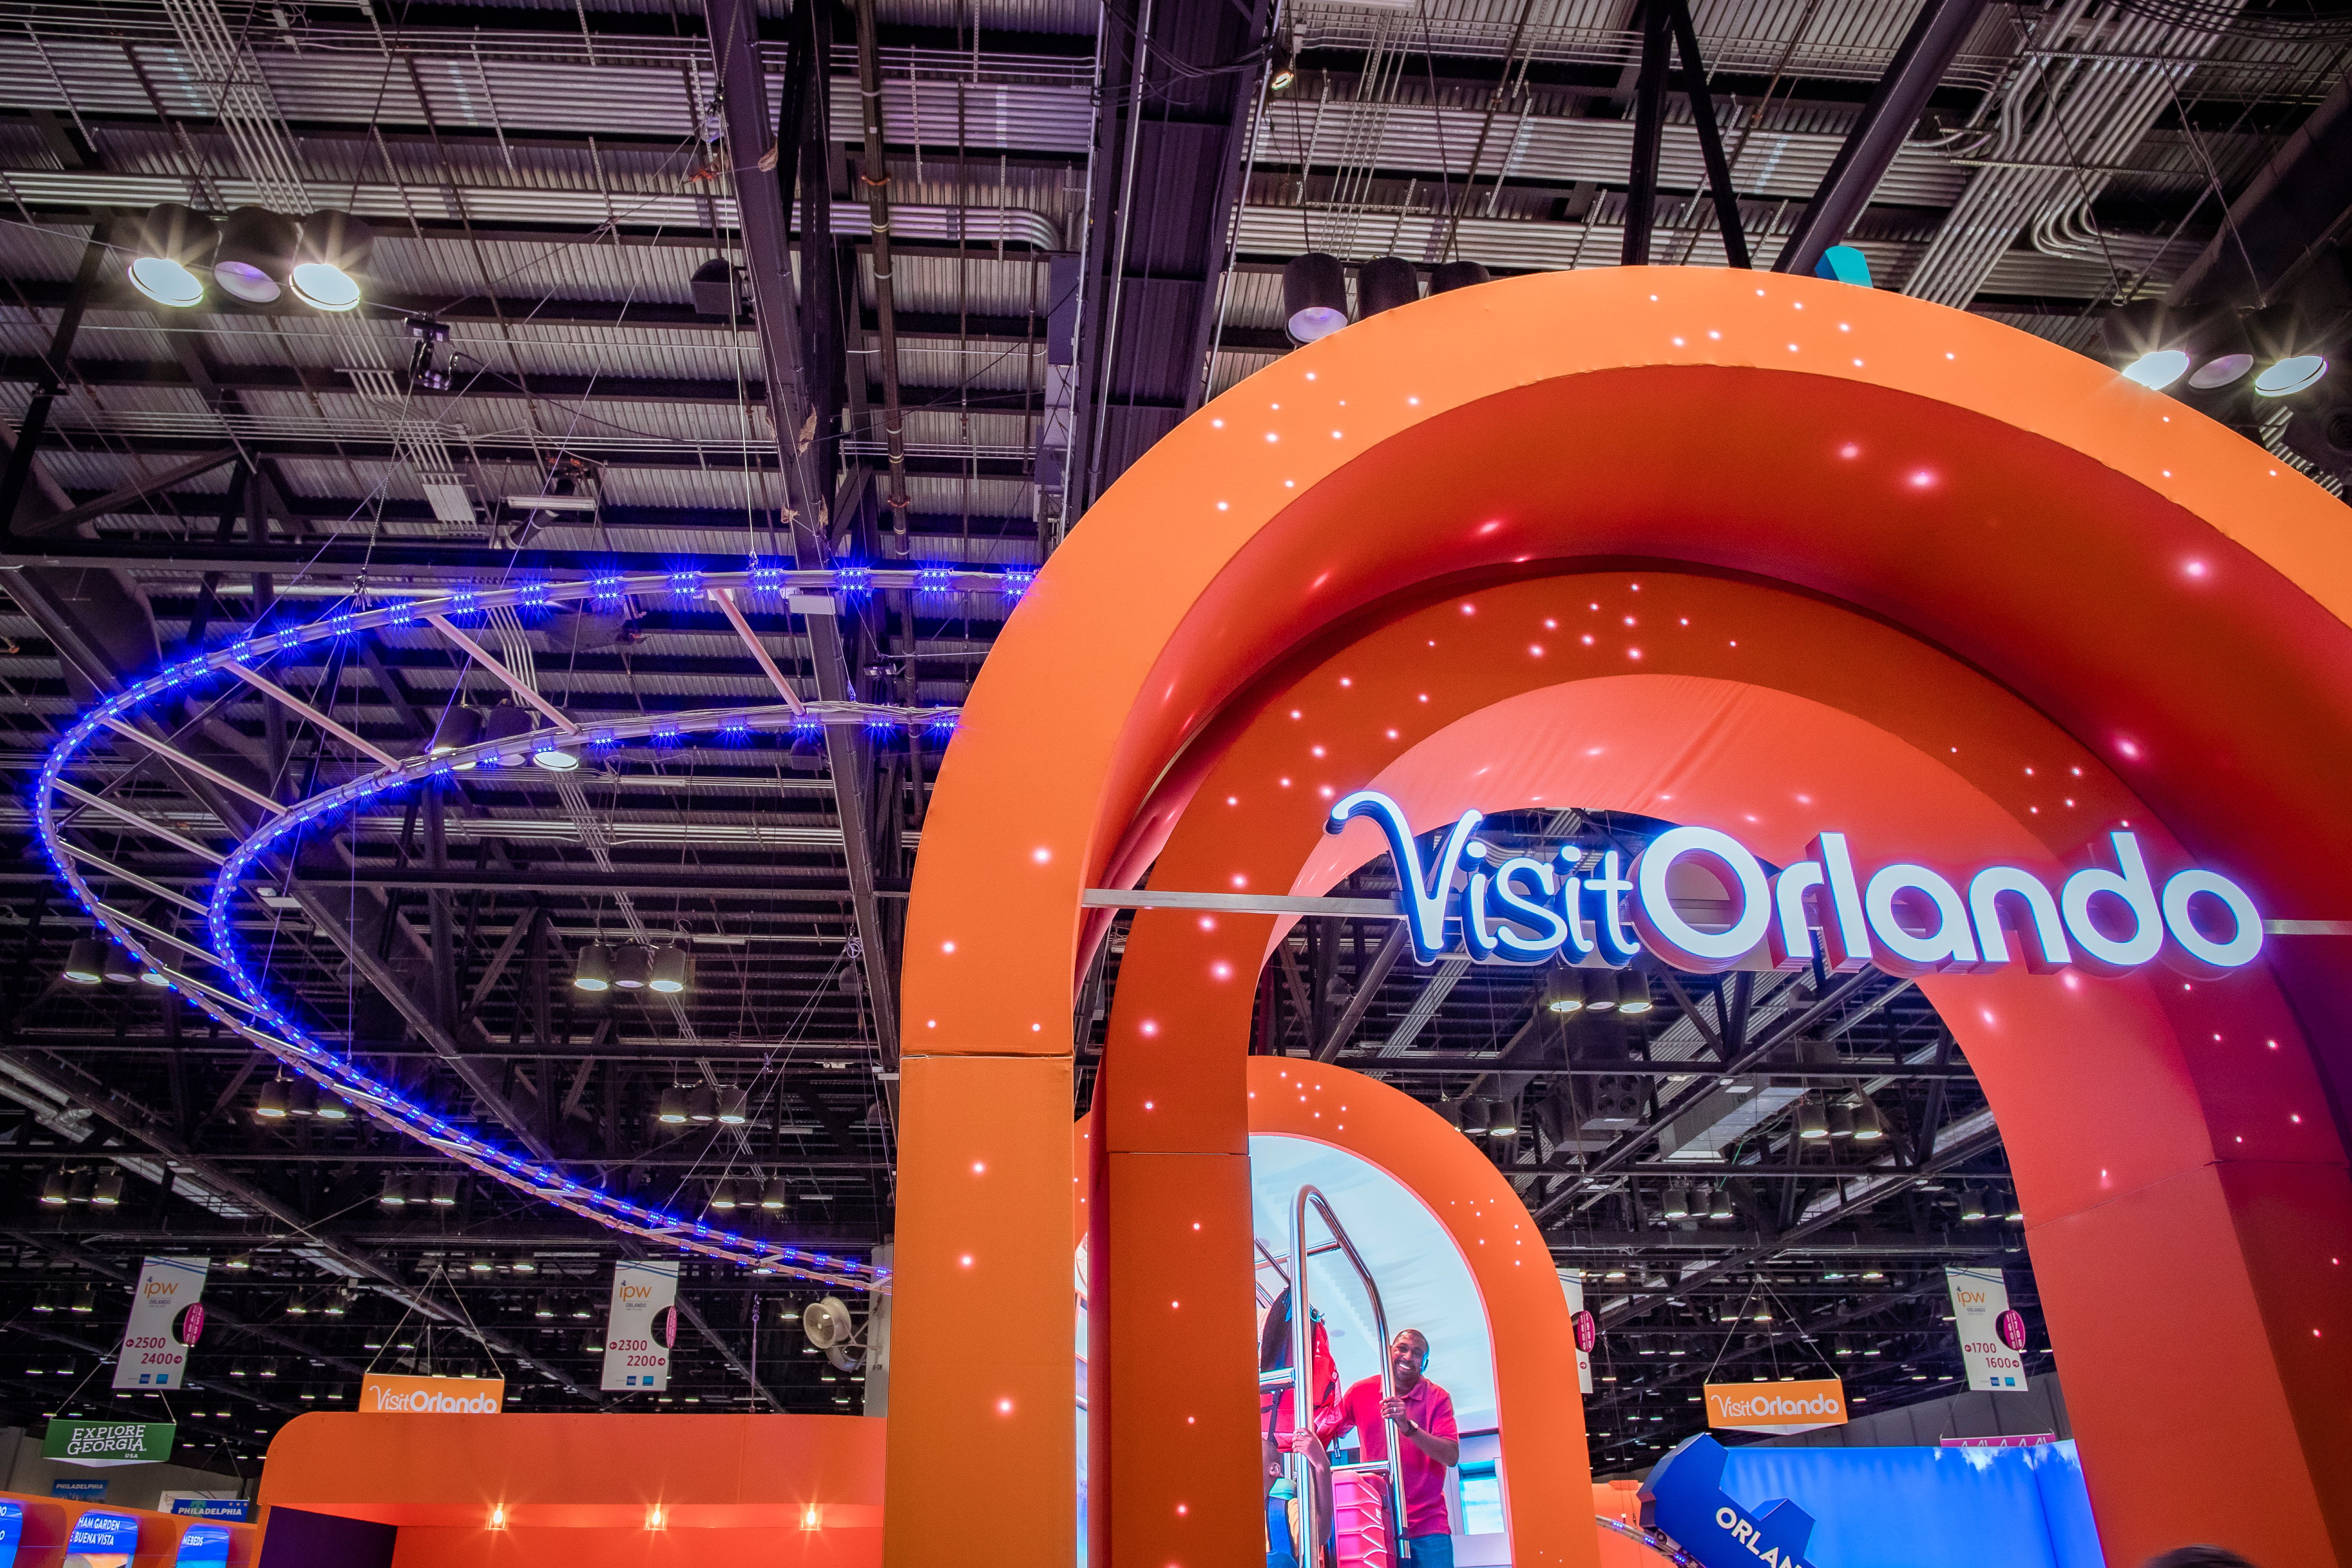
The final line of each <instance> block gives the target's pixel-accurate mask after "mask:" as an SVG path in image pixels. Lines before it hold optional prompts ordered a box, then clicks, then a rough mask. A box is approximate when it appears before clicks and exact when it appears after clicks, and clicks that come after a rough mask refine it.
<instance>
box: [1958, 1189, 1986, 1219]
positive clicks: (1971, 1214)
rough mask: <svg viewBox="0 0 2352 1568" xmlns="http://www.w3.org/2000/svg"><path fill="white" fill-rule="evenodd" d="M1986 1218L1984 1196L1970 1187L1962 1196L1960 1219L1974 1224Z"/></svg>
mask: <svg viewBox="0 0 2352 1568" xmlns="http://www.w3.org/2000/svg"><path fill="white" fill-rule="evenodd" d="M1984 1216H1985V1201H1984V1194H1982V1193H1980V1192H1979V1191H1978V1190H1977V1189H1976V1188H1974V1187H1969V1188H1968V1189H1967V1190H1966V1191H1964V1192H1962V1193H1961V1194H1960V1218H1961V1219H1962V1220H1964V1221H1968V1222H1970V1223H1973V1222H1975V1221H1977V1220H1980V1219H1982V1218H1984Z"/></svg>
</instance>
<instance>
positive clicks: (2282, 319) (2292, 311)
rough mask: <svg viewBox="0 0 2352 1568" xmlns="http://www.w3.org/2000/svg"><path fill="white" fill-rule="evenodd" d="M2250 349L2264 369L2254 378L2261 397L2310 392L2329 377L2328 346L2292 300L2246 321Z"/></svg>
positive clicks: (2256, 390)
mask: <svg viewBox="0 0 2352 1568" xmlns="http://www.w3.org/2000/svg"><path fill="white" fill-rule="evenodd" d="M2245 331H2246V341H2247V346H2249V347H2250V348H2252V350H2253V352H2254V358H2255V362H2256V363H2257V364H2258V365H2259V366H2260V367H2261V368H2260V369H2259V370H2258V371H2257V372H2256V373H2255V375H2254V394H2255V395H2256V396H2258V397H2292V396H2294V395H2295V394H2296V393H2298V392H2305V391H2308V390H2309V389H2310V388H2311V387H2312V386H2313V385H2315V384H2317V382H2318V381H2319V379H2320V378H2321V377H2322V376H2324V375H2326V374H2327V354H2326V352H2325V345H2324V344H2323V343H2322V342H2320V341H2319V339H2318V337H2317V336H2316V334H2315V333H2314V332H2313V331H2312V330H2311V328H2310V327H2309V326H2308V325H2307V324H2306V321H2305V312H2304V310H2302V308H2301V307H2299V306H2298V305H2296V304H2295V303H2294V301H2292V300H2282V301H2280V302H2279V303H2278V304H2275V305H2269V306H2265V307H2263V309H2262V310H2256V311H2255V312H2253V313H2252V315H2250V316H2248V317H2247V318H2246V319H2245Z"/></svg>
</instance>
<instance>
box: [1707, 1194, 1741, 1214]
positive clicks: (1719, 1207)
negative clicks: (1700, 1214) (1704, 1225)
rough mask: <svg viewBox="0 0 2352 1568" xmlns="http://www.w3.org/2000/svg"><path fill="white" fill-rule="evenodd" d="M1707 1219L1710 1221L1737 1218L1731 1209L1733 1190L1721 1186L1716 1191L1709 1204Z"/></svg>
mask: <svg viewBox="0 0 2352 1568" xmlns="http://www.w3.org/2000/svg"><path fill="white" fill-rule="evenodd" d="M1706 1217H1707V1218H1709V1219H1732V1218H1735V1217H1737V1216H1736V1215H1735V1214H1734V1213H1733V1210H1732V1207H1731V1189H1730V1188H1729V1187H1727V1186H1719V1187H1717V1188H1716V1189H1715V1196H1714V1197H1713V1198H1711V1199H1709V1200H1708V1202H1707V1205H1706Z"/></svg>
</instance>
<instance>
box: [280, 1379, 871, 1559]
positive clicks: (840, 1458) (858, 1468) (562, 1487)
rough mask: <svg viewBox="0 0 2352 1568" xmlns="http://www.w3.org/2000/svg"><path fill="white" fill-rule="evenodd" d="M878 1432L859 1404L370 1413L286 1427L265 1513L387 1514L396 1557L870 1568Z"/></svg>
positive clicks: (381, 1520) (317, 1416) (301, 1420)
mask: <svg viewBox="0 0 2352 1568" xmlns="http://www.w3.org/2000/svg"><path fill="white" fill-rule="evenodd" d="M882 1433H883V1424H882V1422H880V1421H879V1420H876V1419H872V1418H869V1417H866V1416H858V1415H362V1414H359V1413H356V1412H352V1413H348V1414H346V1413H341V1412H337V1413H333V1414H330V1413H326V1412H314V1413H311V1414H309V1415H299V1416H297V1417H296V1418H295V1419H294V1420H292V1421H290V1422H289V1423H287V1425H286V1426H285V1427H284V1428H283V1429H282V1430H280V1431H279V1433H278V1436H277V1437H276V1438H275V1439H274V1440H273V1441H272V1442H271V1443H270V1445H269V1458H268V1465H267V1467H266V1468H264V1469H263V1471H262V1482H261V1502H262V1505H263V1508H264V1510H265V1512H264V1515H263V1519H262V1521H261V1528H262V1531H263V1532H264V1537H263V1538H264V1542H265V1543H266V1542H267V1540H268V1529H269V1517H268V1512H267V1511H266V1510H275V1509H280V1508H285V1509H299V1510H304V1511H306V1512H311V1513H324V1514H333V1515H336V1516H339V1517H341V1518H344V1519H357V1520H366V1521H371V1522H373V1523H377V1524H390V1525H395V1526H397V1527H398V1528H399V1531H400V1536H399V1540H398V1542H397V1544H396V1545H395V1547H394V1556H393V1563H394V1568H478V1565H479V1568H488V1565H490V1564H497V1565H498V1568H662V1565H666V1564H671V1563H677V1564H681V1565H682V1564H686V1563H725V1564H727V1565H728V1568H753V1565H757V1568H873V1565H874V1564H877V1563H880V1561H881V1558H882Z"/></svg>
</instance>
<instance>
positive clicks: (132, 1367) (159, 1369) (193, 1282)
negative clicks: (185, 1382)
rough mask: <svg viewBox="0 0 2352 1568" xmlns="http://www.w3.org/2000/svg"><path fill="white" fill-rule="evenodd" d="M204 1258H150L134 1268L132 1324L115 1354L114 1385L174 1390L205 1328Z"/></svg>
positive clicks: (208, 1261) (206, 1263) (206, 1261)
mask: <svg viewBox="0 0 2352 1568" xmlns="http://www.w3.org/2000/svg"><path fill="white" fill-rule="evenodd" d="M211 1264H212V1260H211V1259H210V1258H149V1259H147V1260H146V1261H145V1262H144V1263H142V1264H141V1265H140V1267H139V1289H138V1291H137V1293H136V1294H135V1295H133V1296H132V1297H131V1324H130V1327H128V1328H126V1329H124V1330H123V1331H122V1353H121V1355H119V1356H117V1357H115V1358H114V1386H115V1387H117V1388H177V1387H179V1386H180V1380H181V1378H183V1377H184V1376H185V1375H186V1373H187V1370H188V1352H190V1351H192V1350H194V1348H195V1344H196V1341H197V1340H198V1339H200V1338H202V1337H203V1335H204V1331H205V1309H204V1307H203V1305H202V1302H203V1299H204V1294H205V1269H206V1268H210V1267H211Z"/></svg>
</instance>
